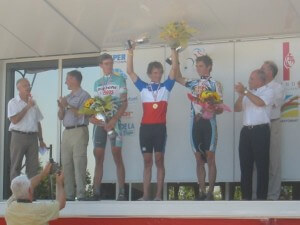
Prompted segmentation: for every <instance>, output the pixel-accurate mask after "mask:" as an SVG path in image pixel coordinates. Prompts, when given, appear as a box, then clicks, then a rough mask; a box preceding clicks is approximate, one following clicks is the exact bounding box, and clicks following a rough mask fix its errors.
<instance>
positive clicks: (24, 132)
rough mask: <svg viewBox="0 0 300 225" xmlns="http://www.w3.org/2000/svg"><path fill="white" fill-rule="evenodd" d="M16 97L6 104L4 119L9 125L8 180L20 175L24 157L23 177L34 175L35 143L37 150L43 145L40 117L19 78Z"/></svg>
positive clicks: (39, 112)
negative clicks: (5, 118) (6, 119)
mask: <svg viewBox="0 0 300 225" xmlns="http://www.w3.org/2000/svg"><path fill="white" fill-rule="evenodd" d="M16 86H17V89H18V91H19V94H18V95H17V96H16V97H15V98H13V99H11V100H10V101H9V102H8V107H7V108H8V110H7V117H8V118H9V120H10V121H11V124H10V126H9V131H11V133H12V135H11V143H10V160H11V167H10V180H12V179H13V178H15V177H16V176H18V175H20V173H21V169H22V161H23V158H24V156H26V162H25V165H26V174H27V176H28V177H29V178H32V177H33V176H35V175H36V174H37V172H38V167H39V161H38V148H39V146H38V140H39V142H40V147H46V145H45V143H44V141H43V135H42V127H41V123H40V121H41V120H42V119H43V115H42V113H41V111H40V109H39V107H38V106H37V104H36V103H35V101H34V100H33V99H32V97H31V94H30V91H31V88H30V83H29V81H28V80H27V79H25V78H22V79H19V80H18V81H17V84H16Z"/></svg>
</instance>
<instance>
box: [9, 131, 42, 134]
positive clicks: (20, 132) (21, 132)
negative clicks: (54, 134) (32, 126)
mask: <svg viewBox="0 0 300 225" xmlns="http://www.w3.org/2000/svg"><path fill="white" fill-rule="evenodd" d="M12 132H15V133H18V134H27V135H33V134H37V132H23V131H19V130H12Z"/></svg>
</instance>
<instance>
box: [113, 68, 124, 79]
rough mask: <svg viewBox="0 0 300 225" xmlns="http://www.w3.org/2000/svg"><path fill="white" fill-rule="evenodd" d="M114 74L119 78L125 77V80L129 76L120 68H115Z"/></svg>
mask: <svg viewBox="0 0 300 225" xmlns="http://www.w3.org/2000/svg"><path fill="white" fill-rule="evenodd" d="M113 73H114V74H116V75H118V76H122V77H124V79H127V74H126V73H125V72H124V71H123V70H122V69H120V68H113Z"/></svg>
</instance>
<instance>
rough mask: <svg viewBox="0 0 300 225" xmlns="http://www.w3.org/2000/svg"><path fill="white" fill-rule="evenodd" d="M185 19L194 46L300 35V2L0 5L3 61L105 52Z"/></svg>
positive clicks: (131, 0)
mask: <svg viewBox="0 0 300 225" xmlns="http://www.w3.org/2000/svg"><path fill="white" fill-rule="evenodd" d="M180 20H184V21H186V22H188V23H189V24H190V25H191V26H193V27H195V28H196V29H198V30H199V32H198V33H197V34H196V35H195V37H194V38H193V40H192V41H193V42H200V41H205V40H223V39H239V38H249V37H276V36H282V35H292V36H293V35H298V34H300V26H299V24H300V1H298V0H186V1H183V0H163V1H161V0H126V1H125V0H26V1H24V0H0V59H11V58H22V57H39V56H50V55H64V54H77V53H91V52H100V51H101V50H104V49H109V48H118V47H122V46H123V43H124V42H125V41H126V40H127V39H129V38H135V37H138V36H139V35H140V34H143V33H148V34H149V35H150V36H151V40H150V44H160V43H162V41H161V40H160V39H159V32H160V27H161V26H163V25H165V24H166V23H168V22H170V21H180Z"/></svg>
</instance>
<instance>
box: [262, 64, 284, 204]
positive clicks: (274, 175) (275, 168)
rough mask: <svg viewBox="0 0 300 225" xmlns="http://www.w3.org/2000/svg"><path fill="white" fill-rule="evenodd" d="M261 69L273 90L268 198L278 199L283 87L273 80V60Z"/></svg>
mask: <svg viewBox="0 0 300 225" xmlns="http://www.w3.org/2000/svg"><path fill="white" fill-rule="evenodd" d="M261 69H262V70H263V71H264V72H265V74H266V78H267V87H269V88H271V89H272V90H273V92H274V100H273V105H272V107H271V116H270V119H271V124H270V128H271V139H270V167H269V189H268V200H278V199H279V196H280V188H281V151H280V127H281V126H280V115H281V106H282V104H283V101H284V89H283V87H282V85H281V84H280V83H278V82H276V81H275V77H276V75H277V72H278V68H277V65H276V64H275V63H274V62H272V61H265V62H264V64H263V65H262V67H261Z"/></svg>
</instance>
